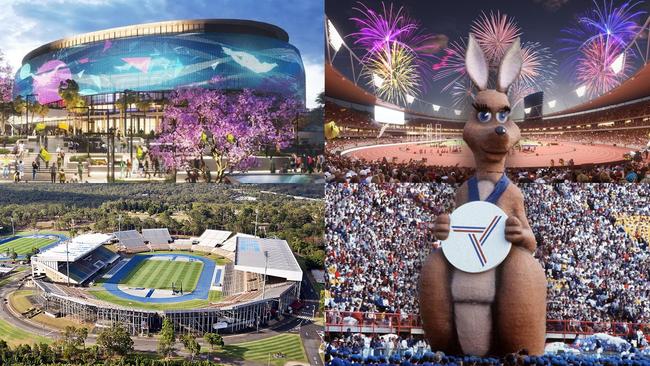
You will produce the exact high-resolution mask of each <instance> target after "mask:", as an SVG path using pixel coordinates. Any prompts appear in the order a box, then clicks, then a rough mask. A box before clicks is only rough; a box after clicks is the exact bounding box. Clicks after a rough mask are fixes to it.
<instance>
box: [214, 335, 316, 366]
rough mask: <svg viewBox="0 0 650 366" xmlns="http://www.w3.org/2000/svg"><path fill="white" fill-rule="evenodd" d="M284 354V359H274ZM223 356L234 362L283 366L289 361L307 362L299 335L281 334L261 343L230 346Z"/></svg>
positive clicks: (260, 341)
mask: <svg viewBox="0 0 650 366" xmlns="http://www.w3.org/2000/svg"><path fill="white" fill-rule="evenodd" d="M278 353H282V354H283V357H279V358H278V357H274V355H275V354H278ZM221 355H224V356H226V357H227V358H231V359H233V360H247V361H256V362H260V363H261V364H266V363H267V362H269V361H270V364H271V365H276V366H282V365H285V364H286V363H287V362H288V361H298V362H307V356H306V355H305V350H304V348H303V346H302V342H301V341H300V336H299V335H298V334H280V335H277V336H273V337H269V338H265V339H261V340H259V341H252V342H245V343H237V344H230V345H227V346H225V347H223V351H222V353H221Z"/></svg>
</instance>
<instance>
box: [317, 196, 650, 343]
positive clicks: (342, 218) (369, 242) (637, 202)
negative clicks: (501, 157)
mask: <svg viewBox="0 0 650 366" xmlns="http://www.w3.org/2000/svg"><path fill="white" fill-rule="evenodd" d="M521 189H522V191H523V193H524V197H525V198H524V200H525V204H526V208H527V212H528V217H529V221H530V223H531V226H532V229H533V232H534V233H535V235H536V237H537V241H538V251H537V253H536V255H537V257H538V258H539V260H540V262H541V263H542V264H543V266H544V267H545V269H546V273H547V277H548V280H549V296H548V299H549V305H548V318H549V319H555V320H558V319H559V320H577V321H594V322H629V323H650V300H649V296H650V281H648V280H649V279H648V274H649V273H650V262H649V261H648V259H649V256H648V243H647V241H646V238H647V236H645V235H643V234H644V233H642V232H641V231H643V230H647V225H645V221H647V220H648V217H649V216H650V186H648V185H616V184H590V185H582V184H561V185H541V184H528V185H523V186H522V187H521ZM454 193H455V189H454V187H453V186H451V185H447V184H442V185H429V184H411V185H390V184H343V185H328V187H327V189H326V209H327V210H328V212H330V213H331V214H330V215H328V217H327V218H326V237H325V238H326V253H327V256H326V259H325V267H326V269H327V271H326V272H327V283H328V290H329V295H330V296H329V297H328V299H326V306H327V308H328V310H330V311H329V312H328V319H327V321H328V323H333V324H346V325H356V324H374V325H377V324H384V323H386V322H395V321H400V322H407V321H408V322H412V321H413V320H412V317H410V316H411V315H415V316H416V317H417V312H418V303H417V287H416V286H417V285H416V284H417V281H418V274H419V269H420V265H421V261H422V259H423V258H425V257H426V255H427V254H428V252H429V250H430V248H431V247H432V245H434V244H435V240H434V239H433V237H432V236H431V235H430V232H429V231H428V229H427V227H428V225H427V224H428V223H431V222H433V221H434V220H435V217H436V215H438V214H439V213H441V212H450V211H451V210H452V207H453V198H454ZM625 217H634V218H635V219H634V220H623V218H625ZM639 217H640V218H642V219H639ZM643 218H645V220H644V219H643ZM381 313H385V314H384V315H381ZM393 314H394V315H393ZM592 330H610V329H592ZM613 330H616V331H617V332H621V329H613Z"/></svg>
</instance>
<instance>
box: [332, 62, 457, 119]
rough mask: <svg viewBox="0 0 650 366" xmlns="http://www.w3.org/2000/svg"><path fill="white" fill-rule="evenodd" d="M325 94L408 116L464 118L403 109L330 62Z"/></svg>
mask: <svg viewBox="0 0 650 366" xmlns="http://www.w3.org/2000/svg"><path fill="white" fill-rule="evenodd" d="M325 96H327V97H330V98H334V99H338V100H342V101H345V102H349V103H355V104H360V105H365V106H375V105H381V106H383V107H386V108H390V109H395V110H400V111H403V112H404V113H406V114H408V115H409V116H410V117H415V118H426V119H432V120H436V121H446V122H455V123H458V122H462V123H465V122H466V120H465V119H452V118H448V117H443V116H434V115H431V114H425V113H421V112H416V111H413V110H409V109H405V108H403V107H400V106H398V105H396V104H393V103H389V102H386V101H384V100H382V99H380V98H377V97H376V96H375V95H374V94H372V93H370V92H367V91H366V90H364V89H363V88H362V87H360V86H358V85H356V84H355V83H354V82H352V81H351V80H350V79H348V78H347V77H345V76H344V75H343V74H342V73H341V72H339V71H338V70H337V69H336V68H334V66H332V64H330V63H325Z"/></svg>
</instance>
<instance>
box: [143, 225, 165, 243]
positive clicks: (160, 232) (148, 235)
mask: <svg viewBox="0 0 650 366" xmlns="http://www.w3.org/2000/svg"><path fill="white" fill-rule="evenodd" d="M142 236H143V237H144V240H145V241H148V242H149V244H169V243H170V242H171V241H172V236H171V235H169V230H168V229H167V228H161V229H142Z"/></svg>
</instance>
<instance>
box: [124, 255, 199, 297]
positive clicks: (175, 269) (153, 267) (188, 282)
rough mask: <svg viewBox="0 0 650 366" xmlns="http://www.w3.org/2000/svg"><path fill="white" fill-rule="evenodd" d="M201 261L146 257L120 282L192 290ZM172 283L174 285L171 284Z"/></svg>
mask: <svg viewBox="0 0 650 366" xmlns="http://www.w3.org/2000/svg"><path fill="white" fill-rule="evenodd" d="M202 269H203V263H202V262H200V261H193V262H180V261H168V260H155V259H147V260H144V261H142V262H140V263H139V264H138V265H137V266H136V268H135V269H134V270H132V271H131V272H130V273H129V274H128V275H127V276H126V277H125V278H123V279H122V280H121V281H120V284H122V285H126V286H129V287H145V288H154V289H165V290H171V289H172V287H175V288H177V289H178V288H179V287H182V288H183V291H193V290H194V289H195V288H196V283H197V282H198V281H199V276H200V275H201V270H202ZM172 284H174V286H172Z"/></svg>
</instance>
